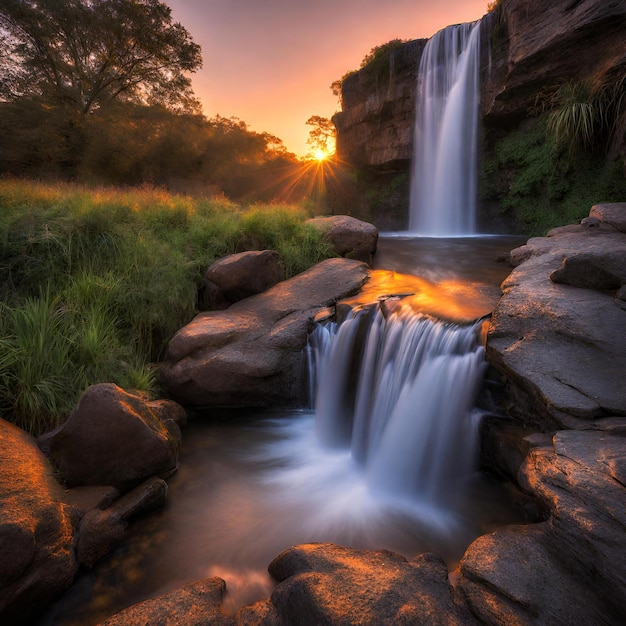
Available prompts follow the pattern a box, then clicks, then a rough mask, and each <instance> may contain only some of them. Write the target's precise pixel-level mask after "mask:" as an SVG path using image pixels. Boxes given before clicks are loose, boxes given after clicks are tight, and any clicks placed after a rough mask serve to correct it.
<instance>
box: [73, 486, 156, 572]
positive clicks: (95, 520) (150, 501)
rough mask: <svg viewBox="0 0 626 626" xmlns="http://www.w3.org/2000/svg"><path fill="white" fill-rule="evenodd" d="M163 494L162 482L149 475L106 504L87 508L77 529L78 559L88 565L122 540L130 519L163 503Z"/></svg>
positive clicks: (91, 564) (107, 552)
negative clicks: (101, 507) (118, 497)
mask: <svg viewBox="0 0 626 626" xmlns="http://www.w3.org/2000/svg"><path fill="white" fill-rule="evenodd" d="M166 498H167V484H166V482H165V481H164V480H161V479H160V478H157V477H153V478H150V479H149V480H147V481H146V482H144V483H142V484H141V485H139V486H138V487H135V488H134V489H132V490H131V491H129V492H128V493H127V494H125V495H124V496H123V497H122V498H120V499H119V500H117V501H116V502H115V503H114V504H113V505H112V506H110V507H109V508H106V509H104V510H102V509H100V508H94V509H92V510H90V511H88V512H87V513H86V514H85V515H84V517H83V518H82V520H81V523H80V527H79V531H78V541H77V546H76V557H77V559H78V562H79V563H80V564H81V565H85V566H87V567H92V566H93V565H94V564H95V563H96V562H97V561H98V560H100V559H101V558H102V557H103V556H105V555H107V554H109V553H110V552H112V551H113V550H114V549H115V548H117V547H118V546H119V545H120V544H121V543H122V542H123V541H124V539H125V538H126V528H127V526H128V522H129V521H130V520H132V519H133V518H134V517H136V516H137V515H139V514H141V513H146V512H148V511H151V510H153V509H156V508H159V507H161V506H163V505H164V504H165V500H166Z"/></svg>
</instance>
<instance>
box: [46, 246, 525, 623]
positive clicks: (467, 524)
mask: <svg viewBox="0 0 626 626" xmlns="http://www.w3.org/2000/svg"><path fill="white" fill-rule="evenodd" d="M517 243H518V240H515V239H512V238H503V237H491V238H472V239H465V240H464V239H449V240H432V239H412V238H408V237H383V238H381V240H380V243H379V251H378V253H377V266H378V267H382V268H385V269H387V270H392V271H394V272H396V271H397V272H406V271H409V272H411V273H412V274H416V275H418V276H419V275H426V276H428V280H427V281H425V282H424V281H422V282H420V283H419V287H420V288H421V289H422V288H425V285H426V283H427V284H428V285H430V286H431V287H432V289H433V291H434V294H435V296H436V294H437V293H439V295H440V296H441V297H443V296H444V295H445V296H446V298H448V299H449V298H454V299H455V300H456V301H457V304H458V306H459V307H460V308H461V309H463V307H466V306H467V307H469V310H470V312H471V315H472V316H474V315H476V313H477V312H478V313H479V314H480V313H481V312H485V311H489V310H491V308H492V307H493V306H494V304H495V302H496V301H497V297H498V295H499V289H498V285H499V283H500V282H501V280H502V279H503V278H504V277H505V276H506V274H507V273H508V271H509V270H508V268H507V267H506V266H504V265H503V264H501V263H496V262H495V261H494V258H495V257H496V256H498V255H499V254H501V253H504V252H506V251H508V250H509V249H511V248H512V247H514V246H515V245H516V244H517ZM434 262H436V263H437V265H434V264H433V263H434ZM455 276H457V277H458V278H457V279H456V281H455V280H454V277H455ZM452 284H454V285H456V287H454V289H452V290H451V291H450V285H452ZM460 285H463V286H464V288H463V289H460ZM446 291H447V292H448V293H447V294H444V292H446ZM435 299H438V297H435ZM477 302H478V303H479V304H480V307H479V308H478V309H477V308H476V307H477V304H476V303H477ZM355 319H356V321H355V324H353V326H354V328H353V331H354V334H353V333H352V331H349V325H348V326H345V325H342V326H343V330H341V332H337V333H336V334H332V336H331V332H330V331H329V329H326V330H328V331H329V332H327V333H326V334H327V337H326V339H328V342H327V343H328V346H331V345H332V344H333V343H336V342H338V341H343V342H344V347H345V348H346V349H345V351H344V354H343V356H339V360H341V358H344V357H345V361H346V365H347V362H348V361H352V360H353V351H352V349H348V348H349V347H350V344H352V348H354V347H355V346H357V345H358V344H359V342H360V344H361V345H362V347H363V350H367V352H368V353H369V356H368V357H367V358H363V355H361V357H360V361H361V362H362V363H365V364H366V366H365V367H364V368H361V370H362V371H361V372H360V378H361V381H362V384H361V385H360V386H359V384H358V378H359V376H357V375H356V373H355V372H354V371H353V370H354V368H353V367H352V365H350V366H349V367H348V366H347V367H346V369H342V367H341V366H340V365H339V364H338V363H334V364H333V365H332V367H331V368H322V369H323V370H324V369H326V371H331V372H332V374H333V375H332V376H330V377H329V380H328V381H327V382H324V383H321V385H322V387H323V391H322V393H321V397H320V399H319V400H318V408H317V411H314V410H310V409H302V410H299V411H292V412H265V413H259V412H258V411H257V412H247V413H232V414H223V415H218V414H215V413H213V414H210V415H207V416H206V417H205V418H204V419H201V420H195V421H194V422H192V424H191V425H190V426H189V427H188V428H187V429H185V430H184V431H183V448H182V453H181V460H180V468H179V470H178V472H177V473H176V474H174V475H173V476H172V477H171V478H170V479H168V484H169V496H168V503H167V505H166V507H165V508H164V509H163V510H160V511H157V512H155V513H152V514H150V515H148V516H146V517H145V518H143V519H141V520H138V521H136V522H134V523H133V524H132V525H131V528H130V533H129V539H128V541H127V543H126V544H125V545H124V546H123V547H121V548H120V549H118V550H117V551H116V552H114V553H113V554H112V555H111V556H109V557H107V558H105V559H103V561H102V562H101V563H99V564H98V565H97V566H96V567H95V568H94V569H93V570H92V571H89V572H84V573H82V574H81V575H80V576H79V577H78V579H77V581H76V582H75V584H74V586H73V587H72V588H71V589H70V590H69V591H68V592H67V593H66V594H65V596H64V597H63V598H62V599H61V600H60V601H59V602H58V603H57V604H56V605H54V606H53V607H52V608H51V610H50V611H49V612H48V613H47V614H46V616H45V617H44V618H43V619H42V620H41V622H40V625H42V626H43V625H46V626H51V625H63V626H69V625H72V626H78V625H80V626H89V625H91V624H97V623H98V622H99V621H102V620H103V619H104V618H106V617H107V616H109V615H111V614H112V613H114V612H116V611H118V610H120V609H122V608H124V607H126V606H128V605H130V604H133V603H135V602H138V601H141V600H144V599H146V598H148V597H152V596H155V595H158V594H159V593H163V592H164V591H167V590H169V589H172V588H175V587H177V586H180V585H182V584H184V583H186V582H190V581H193V580H196V579H198V578H204V577H209V576H220V577H222V578H223V579H224V580H226V584H227V595H226V598H225V609H226V610H227V611H228V612H229V613H230V614H234V613H235V612H236V610H237V609H238V608H239V607H241V606H244V605H247V604H250V603H252V602H255V601H256V600H259V599H262V598H266V597H268V596H269V594H270V593H271V589H272V587H273V584H274V583H273V581H272V580H271V579H270V577H269V575H268V573H267V565H268V564H269V562H270V561H271V560H272V559H273V558H274V557H275V556H277V555H278V554H279V553H280V552H281V551H282V550H284V549H286V548H288V547H289V546H292V545H296V544H298V543H305V542H312V541H323V542H335V543H340V544H343V545H350V546H355V547H362V548H371V549H381V548H386V549H391V550H395V551H397V552H399V553H401V554H403V555H405V556H406V557H407V558H410V557H412V556H414V555H416V554H418V553H420V552H423V551H433V552H437V553H439V554H440V555H442V556H443V557H444V558H445V559H446V560H447V562H448V564H449V565H450V566H451V567H453V566H454V565H455V563H456V562H457V560H458V559H459V558H460V557H461V555H462V553H463V551H464V549H465V548H466V547H467V545H468V544H469V543H470V542H471V541H472V540H473V539H474V538H475V537H477V536H478V535H480V534H483V533H485V532H489V531H491V530H493V529H494V528H496V527H497V526H499V525H501V524H505V523H515V522H518V521H521V517H520V516H519V515H518V514H517V513H516V512H515V510H514V509H513V507H512V506H511V504H510V501H509V495H508V491H507V489H506V488H505V487H504V486H503V485H501V484H500V483H498V482H497V481H496V480H495V479H494V478H493V477H491V476H489V475H486V474H484V473H482V472H480V471H479V470H478V469H477V464H476V461H477V459H476V450H475V448H473V446H472V441H474V440H475V426H476V421H477V419H478V417H477V414H476V412H475V411H474V410H473V409H472V406H471V405H472V402H471V400H470V399H471V398H473V396H474V391H475V385H476V380H475V378H474V374H476V375H479V374H480V370H481V368H482V348H481V347H480V343H479V342H477V341H476V328H475V327H474V326H473V325H472V324H463V325H460V326H454V325H452V324H442V323H439V322H436V321H433V320H432V319H430V318H429V317H424V316H422V315H421V314H416V315H411V314H410V312H408V311H407V312H406V313H405V314H403V315H402V316H399V317H398V318H397V319H394V320H393V321H392V322H391V323H387V321H385V319H384V318H383V317H382V316H381V315H380V314H373V313H367V311H364V312H363V313H361V314H357V317H356V318H355ZM340 329H341V327H340ZM367 331H369V332H367ZM317 332H318V333H322V331H320V330H318V331H317ZM324 332H326V331H324ZM373 333H374V334H378V335H384V334H387V335H388V337H387V339H386V342H385V341H384V342H382V343H379V342H375V341H374V339H373V337H374V334H373ZM340 335H341V336H343V335H346V337H347V338H346V337H343V339H342V338H341V337H340ZM350 335H352V337H350ZM367 335H369V340H368V339H367ZM392 335H393V336H395V337H396V338H395V339H393V337H392ZM357 336H358V341H354V340H355V339H357ZM318 339H319V338H318ZM344 339H345V341H344ZM314 341H315V340H314ZM322 341H324V339H322ZM366 344H369V345H368V346H367V347H365V346H366ZM401 345H405V346H408V350H406V349H405V350H404V353H405V354H403V355H400V352H401V348H400V346H401ZM384 346H386V348H385V347H384ZM336 352H341V351H337V350H336ZM412 353H414V354H412ZM347 355H351V356H347ZM394 355H397V356H398V358H391V360H390V357H393V356H394ZM405 356H406V357H409V358H408V361H409V362H411V365H410V367H407V368H406V369H405V371H404V372H402V371H400V370H402V368H401V367H399V365H400V363H405V364H406V361H405V359H404V357H405ZM333 358H334V357H333ZM411 358H412V361H411ZM392 361H393V363H394V364H395V365H397V366H398V367H396V368H395V369H393V368H392V370H393V371H391V370H390V369H389V368H390V363H392ZM466 361H467V362H466ZM466 366H467V367H466ZM461 371H462V372H465V373H460V372H461ZM385 372H387V373H385ZM468 372H469V374H468ZM344 374H345V375H346V376H345V379H344V382H345V385H343V384H339V383H340V379H341V377H342V376H343V375H344ZM385 376H386V378H385ZM382 379H384V382H383V381H382ZM372 381H378V382H379V383H381V382H382V384H373V383H372ZM333 385H334V389H335V390H334V391H333ZM347 388H352V389H353V390H354V391H353V392H352V395H350V394H349V393H348V394H347V399H346V395H345V394H344V391H345V390H346V389H347ZM461 388H462V389H463V391H462V392H461V393H460V394H459V393H457V392H459V391H460V390H461ZM342 389H343V390H344V391H341V390H342ZM394 389H395V390H397V389H404V391H400V393H399V394H397V393H396V391H394ZM432 391H435V392H436V393H435V398H436V399H432V395H431V392H432ZM340 397H343V400H341V402H345V403H347V405H348V406H349V407H350V410H349V411H348V412H347V413H346V412H341V411H338V408H337V407H338V403H339V402H340V400H339V398H340ZM322 398H324V399H322ZM440 401H441V402H442V405H441V406H440V405H439V402H440ZM320 404H322V405H324V404H326V407H325V408H322V407H321V406H320ZM392 405H394V406H392ZM418 409H419V410H418ZM468 409H469V410H468ZM320 410H323V411H325V412H327V413H326V416H325V417H324V416H320V415H319V412H320ZM333 412H335V417H336V418H337V421H335V420H334V419H332V418H331V417H330V415H331V414H332V413H333ZM316 413H318V415H316ZM385 417H387V418H388V422H387V423H386V424H383V423H382V422H384V421H385ZM342 420H343V423H342ZM381 429H382V430H384V431H385V434H384V435H383V436H382V437H378V436H377V435H376V433H377V432H378V431H380V430H381ZM324 431H327V432H326V433H324ZM430 431H432V432H430Z"/></svg>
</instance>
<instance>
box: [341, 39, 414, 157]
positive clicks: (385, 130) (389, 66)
mask: <svg viewBox="0 0 626 626" xmlns="http://www.w3.org/2000/svg"><path fill="white" fill-rule="evenodd" d="M425 45H426V39H416V40H414V41H409V42H407V43H405V44H404V45H402V46H398V47H396V48H392V49H391V50H389V51H388V53H387V54H386V56H385V58H384V59H382V60H381V61H382V63H380V64H378V65H377V66H375V67H374V66H365V67H364V68H363V69H361V70H359V71H358V72H354V73H353V74H351V75H350V76H348V77H347V78H346V79H345V80H344V81H343V83H342V86H341V108H342V110H341V112H340V113H336V114H335V116H334V117H333V122H334V123H335V126H336V128H337V154H338V155H339V156H340V158H341V160H342V161H346V162H348V163H350V164H352V165H356V166H382V165H385V166H387V167H389V166H390V165H391V164H393V163H396V162H398V161H405V162H407V163H409V162H410V160H411V158H412V156H413V126H414V123H415V94H416V87H417V70H418V67H419V63H420V59H421V57H422V52H423V50H424V46H425Z"/></svg>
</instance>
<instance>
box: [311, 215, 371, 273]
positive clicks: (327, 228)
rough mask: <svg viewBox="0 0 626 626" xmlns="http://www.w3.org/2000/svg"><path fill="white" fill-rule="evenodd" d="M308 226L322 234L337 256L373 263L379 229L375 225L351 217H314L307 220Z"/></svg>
mask: <svg viewBox="0 0 626 626" xmlns="http://www.w3.org/2000/svg"><path fill="white" fill-rule="evenodd" d="M307 224H310V225H311V226H313V227H314V228H316V229H318V230H319V231H320V232H321V233H322V236H323V238H324V240H325V241H327V242H328V243H329V244H330V245H331V246H332V249H333V252H334V253H335V254H338V255H339V256H343V257H347V258H348V259H357V260H359V261H364V262H365V263H371V262H372V256H373V255H374V253H375V252H376V246H377V245H378V229H377V228H376V226H374V225H373V224H369V223H368V222H363V221H361V220H358V219H356V218H355V217H350V216H349V215H332V216H330V217H314V218H313V219H310V220H307Z"/></svg>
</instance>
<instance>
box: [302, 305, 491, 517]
mask: <svg viewBox="0 0 626 626" xmlns="http://www.w3.org/2000/svg"><path fill="white" fill-rule="evenodd" d="M479 329H480V325H479V324H475V325H470V326H456V325H454V324H450V323H444V322H440V321H436V320H433V319H431V318H429V317H426V316H422V315H416V314H414V313H412V312H403V311H400V312H398V313H392V314H391V315H389V316H388V317H387V318H386V317H385V316H384V315H383V313H382V312H381V311H380V310H377V311H376V312H375V313H372V312H370V311H361V312H357V313H356V314H354V315H353V316H352V317H351V318H350V319H347V320H346V321H344V322H343V323H342V324H337V323H334V322H330V323H320V324H318V325H317V326H316V327H315V329H314V330H313V332H312V333H311V336H310V340H309V347H308V355H309V371H310V380H311V381H313V384H314V387H315V389H314V394H315V400H314V405H315V413H316V418H315V419H316V431H317V434H318V438H319V440H320V442H321V444H322V445H324V446H327V447H337V448H341V447H344V448H346V449H350V451H351V454H352V457H353V458H354V460H355V461H356V462H357V463H358V464H360V465H361V466H362V467H363V468H364V471H365V474H366V483H367V485H368V488H369V489H370V491H372V492H373V493H376V494H386V495H388V494H392V495H397V496H403V497H410V498H414V499H416V500H417V501H419V502H421V503H423V504H426V505H430V506H433V507H436V508H446V507H448V506H453V505H454V503H455V501H456V500H457V498H458V497H459V496H460V494H461V492H462V489H463V485H464V483H465V482H466V480H467V479H468V477H469V476H470V475H471V474H472V472H473V471H474V470H475V466H476V462H477V461H476V460H477V446H478V419H479V418H478V417H477V416H476V415H475V413H474V412H473V411H472V407H473V401H474V398H475V395H476V393H477V390H478V387H479V385H480V383H481V381H482V378H483V374H484V369H485V362H484V349H483V347H482V346H481V345H480V342H479V340H478V337H479Z"/></svg>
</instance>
